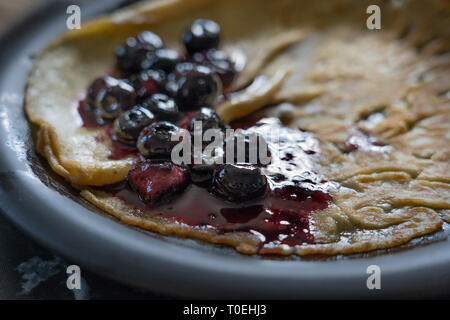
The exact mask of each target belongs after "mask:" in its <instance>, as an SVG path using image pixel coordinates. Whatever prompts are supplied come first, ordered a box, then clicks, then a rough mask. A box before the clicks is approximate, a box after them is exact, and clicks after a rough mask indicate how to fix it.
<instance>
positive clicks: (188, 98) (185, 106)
mask: <svg viewBox="0 0 450 320" xmlns="http://www.w3.org/2000/svg"><path fill="white" fill-rule="evenodd" d="M177 83H178V91H177V93H176V95H175V99H176V101H177V103H178V105H179V107H180V109H181V110H191V111H192V110H197V109H199V108H201V107H204V106H210V105H212V103H213V102H214V100H215V99H216V97H217V96H218V95H219V93H220V91H221V83H220V80H219V79H218V78H217V76H215V75H213V74H212V72H211V69H209V68H207V67H204V66H195V67H194V69H193V70H190V71H184V74H182V75H181V76H180V78H179V80H178V82H177Z"/></svg>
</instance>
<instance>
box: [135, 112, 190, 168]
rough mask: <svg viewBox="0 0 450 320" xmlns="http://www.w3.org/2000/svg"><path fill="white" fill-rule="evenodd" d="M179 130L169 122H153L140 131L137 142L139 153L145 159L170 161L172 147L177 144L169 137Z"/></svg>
mask: <svg viewBox="0 0 450 320" xmlns="http://www.w3.org/2000/svg"><path fill="white" fill-rule="evenodd" d="M180 130H181V129H180V128H179V127H177V126H176V125H174V124H172V123H170V122H165V121H158V122H154V123H153V124H151V125H149V126H148V127H146V128H144V129H143V130H142V131H141V134H140V135H139V138H138V141H137V147H138V149H139V152H140V153H141V154H142V155H143V156H144V157H147V158H152V159H170V156H171V152H172V149H173V147H174V146H175V145H176V144H178V141H171V137H172V136H173V135H174V134H176V133H180Z"/></svg>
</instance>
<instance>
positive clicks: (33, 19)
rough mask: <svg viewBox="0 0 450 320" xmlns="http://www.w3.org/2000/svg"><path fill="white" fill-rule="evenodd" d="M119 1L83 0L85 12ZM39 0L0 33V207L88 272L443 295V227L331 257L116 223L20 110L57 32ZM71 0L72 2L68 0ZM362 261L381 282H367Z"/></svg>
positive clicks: (60, 20)
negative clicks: (394, 244) (273, 253)
mask: <svg viewBox="0 0 450 320" xmlns="http://www.w3.org/2000/svg"><path fill="white" fill-rule="evenodd" d="M117 2H118V1H115V0H110V1H107V0H105V1H88V2H82V3H81V12H82V15H83V18H85V19H87V18H90V17H93V16H94V15H96V14H98V13H100V12H105V11H106V10H109V9H111V8H113V7H114V6H115V5H116V3H117ZM68 4H69V3H62V2H57V3H53V4H50V5H47V6H45V7H44V8H41V9H40V10H38V11H36V12H35V13H34V14H32V15H31V16H29V17H28V18H27V19H25V20H24V21H23V22H22V23H20V24H19V25H17V26H16V27H15V28H14V29H13V30H12V31H11V32H9V33H8V34H6V35H4V37H3V38H2V39H1V41H0V42H1V48H2V50H1V52H0V141H1V144H0V206H1V209H2V211H3V212H4V214H6V215H7V216H8V217H9V218H10V219H11V220H12V221H13V222H15V223H16V224H17V225H19V226H20V227H21V228H22V229H24V230H25V231H26V232H27V233H28V234H30V235H31V236H32V237H33V238H35V239H37V240H38V241H40V242H41V243H43V244H44V245H46V246H48V247H50V248H51V249H53V250H55V251H56V252H58V253H59V254H61V255H63V256H65V257H67V258H69V259H70V260H72V261H75V262H76V263H79V264H80V265H81V266H83V267H86V268H89V269H91V270H93V271H94V272H97V273H99V274H102V275H106V276H108V277H111V278H113V279H116V280H119V281H121V282H125V283H128V284H131V285H134V286H140V287H145V288H149V289H152V290H154V291H158V292H162V293H167V294H172V295H178V296H191V297H206V298H224V297H232V298H241V297H253V298H256V297H264V298H321V297H327V298H349V297H351V298H364V297H384V298H386V297H430V296H443V295H444V296H448V295H449V294H450V241H449V240H448V237H447V235H448V230H444V231H441V232H438V233H436V234H434V235H432V236H429V237H427V238H425V239H419V240H415V241H414V242H413V244H409V245H407V246H404V247H403V248H400V249H398V248H397V249H393V250H386V251H382V252H376V253H369V254H364V255H354V256H350V257H343V256H337V257H332V258H320V257H319V258H311V257H310V258H308V259H300V258H298V257H288V258H279V259H268V258H261V257H258V256H252V257H250V256H244V255H241V254H238V253H236V252H235V251H234V250H233V249H230V248H227V247H221V246H215V245H210V244H206V243H203V242H199V241H194V240H189V239H180V238H177V237H165V236H160V235H157V234H153V233H150V232H144V231H141V230H137V229H134V228H130V227H127V226H125V225H122V224H120V223H118V222H117V221H116V220H114V219H113V218H111V217H109V216H108V215H106V214H104V213H102V212H101V211H100V210H98V209H96V208H95V207H93V206H92V205H90V204H89V203H87V202H86V201H84V200H83V199H81V198H80V197H79V196H78V194H77V192H76V191H75V190H74V189H73V188H71V187H70V186H69V185H68V184H67V183H65V182H64V181H63V180H62V179H61V178H60V177H58V176H56V175H55V174H54V173H53V172H52V170H50V169H49V167H48V165H47V163H46V161H45V160H44V159H42V158H40V157H39V156H37V155H36V153H35V151H34V145H33V139H32V133H33V132H34V130H35V129H36V128H33V127H30V125H29V124H28V122H27V120H26V117H25V115H24V111H23V100H24V90H25V86H26V80H27V76H28V73H29V71H30V68H31V66H32V62H33V57H35V56H36V54H38V53H39V51H40V50H41V49H42V48H43V47H44V46H45V45H46V44H47V43H48V42H49V41H51V40H52V39H54V38H55V37H56V36H57V35H58V34H61V33H63V32H64V31H65V25H66V24H65V18H66V8H67V5H68ZM70 4H73V1H70ZM369 265H378V266H379V267H380V268H381V290H368V289H367V286H366V281H367V278H368V276H369V275H368V274H367V273H366V270H367V267H368V266H369Z"/></svg>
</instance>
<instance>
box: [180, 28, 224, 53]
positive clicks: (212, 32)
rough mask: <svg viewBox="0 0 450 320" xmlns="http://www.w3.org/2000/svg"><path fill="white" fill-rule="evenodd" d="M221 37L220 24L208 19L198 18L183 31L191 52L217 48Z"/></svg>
mask: <svg viewBox="0 0 450 320" xmlns="http://www.w3.org/2000/svg"><path fill="white" fill-rule="evenodd" d="M219 38H220V26H219V25H218V24H217V23H216V22H214V21H212V20H207V19H198V20H195V21H194V23H192V25H191V26H190V28H189V29H188V30H186V31H185V32H184V33H183V36H182V40H183V43H184V45H185V47H186V50H187V52H188V53H189V54H193V53H195V52H198V51H202V50H207V49H211V48H217V46H218V45H219Z"/></svg>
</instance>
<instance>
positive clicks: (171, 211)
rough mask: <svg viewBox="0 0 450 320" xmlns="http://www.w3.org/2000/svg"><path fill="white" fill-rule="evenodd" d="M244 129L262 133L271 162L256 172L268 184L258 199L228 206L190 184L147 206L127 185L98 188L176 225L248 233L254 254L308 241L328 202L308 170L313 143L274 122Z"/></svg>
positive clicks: (323, 184) (325, 187)
mask: <svg viewBox="0 0 450 320" xmlns="http://www.w3.org/2000/svg"><path fill="white" fill-rule="evenodd" d="M248 130H250V131H255V132H258V133H259V134H262V135H264V137H265V139H266V140H267V142H268V146H269V149H270V152H271V154H272V162H271V164H269V165H267V166H265V167H262V168H261V170H262V171H263V172H264V174H265V175H266V176H267V180H268V185H269V190H268V192H266V195H265V196H264V197H263V198H262V199H258V200H251V201H248V202H243V203H231V202H227V201H224V200H222V199H220V198H217V197H215V196H213V195H212V194H210V193H209V192H208V190H207V189H204V188H201V187H199V186H196V185H195V184H191V185H189V186H188V187H187V188H186V190H185V191H184V192H183V193H182V194H181V195H180V196H179V197H178V198H176V199H174V200H173V201H172V202H170V203H168V204H161V205H159V206H154V207H150V206H149V205H148V204H146V203H144V202H143V201H142V200H141V199H140V198H139V196H138V194H137V193H136V192H134V191H132V190H131V188H130V187H129V186H128V184H127V182H121V183H119V184H115V185H111V186H107V187H103V188H101V190H103V191H105V192H108V193H110V194H111V195H114V196H116V197H118V198H120V199H122V200H123V201H125V202H127V203H129V204H131V205H133V206H134V207H136V208H137V209H141V210H151V211H153V212H155V211H156V212H158V214H160V215H161V216H163V217H165V218H167V219H170V220H172V221H175V222H177V223H181V224H186V225H190V226H194V227H199V228H212V229H215V230H217V231H218V232H220V233H226V232H233V231H244V232H250V233H252V234H254V235H256V236H257V237H258V238H259V239H260V240H261V247H260V253H264V249H265V248H270V247H272V246H275V245H287V246H295V245H301V244H304V243H314V236H313V234H312V232H311V231H312V229H313V228H314V226H313V225H312V224H313V222H312V221H311V216H310V214H311V212H313V211H315V210H323V209H326V208H327V207H328V205H329V203H330V201H332V197H331V195H330V194H329V190H330V188H331V185H330V184H329V183H328V182H327V181H326V180H325V179H324V178H323V177H322V176H321V175H320V174H318V173H317V172H316V171H315V170H314V166H313V162H314V159H313V157H315V156H316V155H315V154H316V153H318V152H319V149H318V142H317V140H316V139H315V138H314V137H313V135H312V134H310V133H306V132H302V131H299V130H295V129H290V128H286V127H283V126H282V125H281V124H280V123H279V121H278V120H275V119H264V120H262V121H260V122H258V123H257V124H256V125H254V126H252V127H250V128H248ZM273 132H279V134H271V133H273ZM276 148H278V149H279V150H278V151H277V150H276ZM311 152H314V154H311ZM286 154H289V155H290V156H289V157H286ZM199 199H201V201H199Z"/></svg>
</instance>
